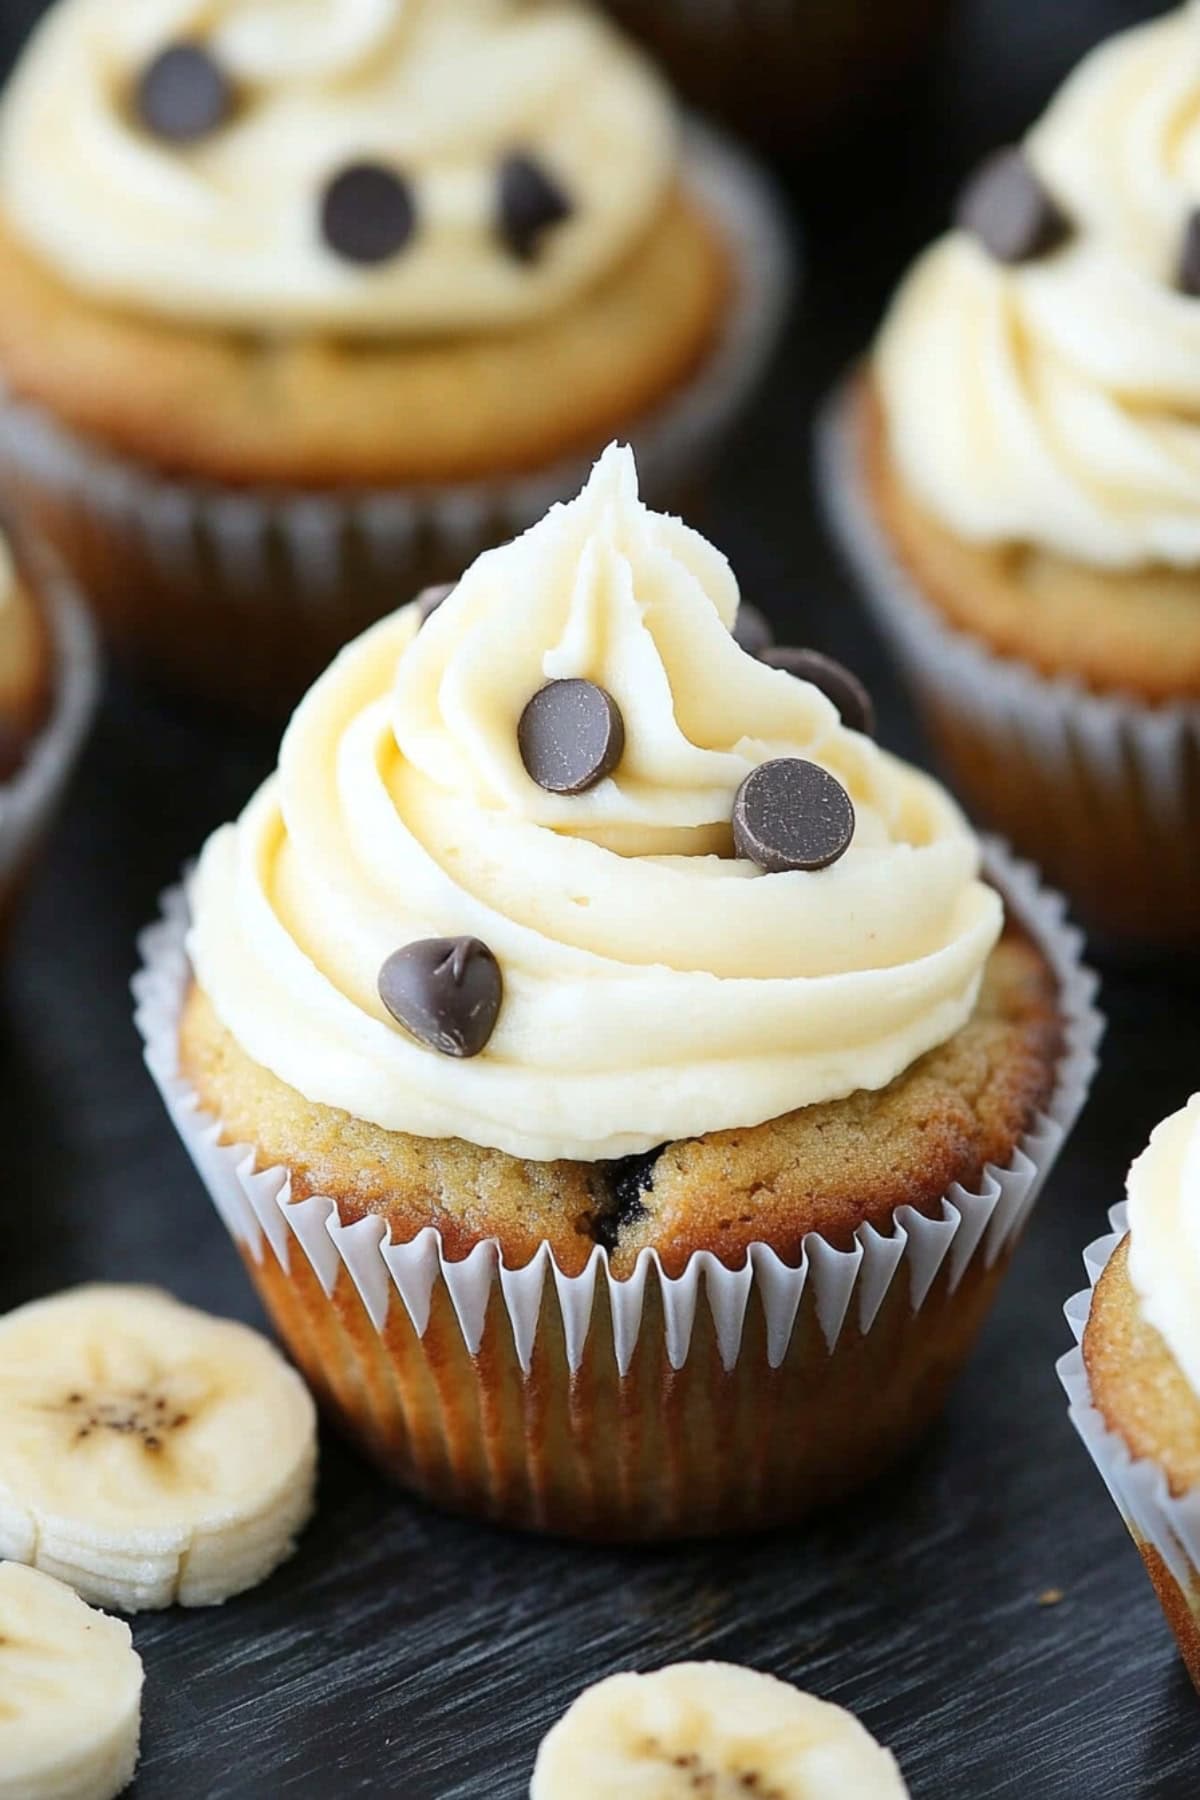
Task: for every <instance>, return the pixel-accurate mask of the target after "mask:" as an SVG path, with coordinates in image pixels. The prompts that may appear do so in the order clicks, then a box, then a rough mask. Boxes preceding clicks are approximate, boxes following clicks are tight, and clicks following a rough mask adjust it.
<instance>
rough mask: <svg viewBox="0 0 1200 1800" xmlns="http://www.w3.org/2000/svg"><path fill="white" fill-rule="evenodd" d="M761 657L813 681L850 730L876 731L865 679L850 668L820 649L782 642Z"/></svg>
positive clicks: (799, 676) (773, 666)
mask: <svg viewBox="0 0 1200 1800" xmlns="http://www.w3.org/2000/svg"><path fill="white" fill-rule="evenodd" d="M760 660H761V661H762V662H765V663H769V664H770V666H771V667H772V668H773V669H786V670H787V672H788V674H789V675H795V676H796V678H797V679H798V680H799V681H811V682H812V684H813V686H814V687H816V688H820V690H821V692H822V693H823V694H824V695H825V698H826V699H827V700H832V701H833V704H834V705H835V706H836V707H837V709H838V712H839V713H840V714H841V716H842V724H843V725H845V726H846V727H847V729H848V730H850V731H861V732H862V733H863V735H864V736H865V737H874V735H875V707H874V705H873V703H872V700H871V696H870V694H868V692H867V690H866V688H865V687H864V686H863V684H862V682H861V681H860V680H859V679H858V676H857V675H855V674H854V673H853V672H852V671H851V670H850V669H847V668H845V667H843V665H842V664H841V663H840V662H835V661H834V659H833V657H832V656H822V655H821V652H820V651H819V650H800V649H793V648H792V647H791V646H789V645H780V646H779V647H778V648H771V649H767V650H764V651H763V652H762V655H761V658H760Z"/></svg>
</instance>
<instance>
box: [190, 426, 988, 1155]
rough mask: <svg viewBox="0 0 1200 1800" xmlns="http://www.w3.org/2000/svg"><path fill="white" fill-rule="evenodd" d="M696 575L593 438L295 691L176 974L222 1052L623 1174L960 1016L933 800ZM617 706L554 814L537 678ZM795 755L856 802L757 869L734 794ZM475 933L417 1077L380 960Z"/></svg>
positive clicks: (621, 467)
mask: <svg viewBox="0 0 1200 1800" xmlns="http://www.w3.org/2000/svg"><path fill="white" fill-rule="evenodd" d="M737 605H738V594H737V586H736V583H735V581H734V578H733V575H732V573H731V571H730V568H729V565H728V563H727V562H726V561H725V559H724V557H722V556H721V555H719V553H718V552H717V551H715V550H714V549H712V547H711V546H710V545H708V544H707V543H706V542H705V541H704V539H703V538H702V537H700V536H699V535H698V534H697V533H696V532H694V531H692V530H689V529H688V527H686V526H685V525H683V524H682V523H681V522H680V521H679V520H677V519H669V518H663V517H660V516H658V515H656V514H653V513H651V512H649V511H648V510H647V509H646V508H645V507H644V506H643V505H642V503H641V501H640V499H639V497H638V492H637V481H636V471H635V468H634V463H633V458H632V456H631V455H630V453H629V452H628V451H627V450H618V449H616V448H614V449H611V450H610V451H608V452H607V453H606V455H605V456H604V457H603V458H602V459H601V461H600V463H599V464H598V466H597V468H596V470H595V473H594V474H593V477H592V480H591V481H590V483H589V484H588V486H587V487H586V488H585V489H584V491H583V493H582V494H581V495H580V496H579V497H578V498H577V499H576V500H575V501H573V502H571V503H570V504H569V505H566V506H559V507H555V508H554V509H553V510H552V511H551V512H550V513H549V514H548V515H547V517H546V518H545V519H543V520H542V521H541V523H540V524H538V525H536V526H535V527H533V529H532V530H530V531H529V532H527V533H526V534H525V535H524V536H523V537H520V538H517V539H516V540H515V541H514V542H513V543H511V544H507V545H505V546H503V547H502V548H500V549H498V550H492V551H489V552H487V553H486V554H485V555H483V556H481V557H480V558H479V560H478V561H477V562H476V563H475V564H474V565H473V567H472V568H470V569H469V570H468V571H467V573H466V574H465V575H464V576H463V578H462V580H461V581H460V582H459V584H458V587H457V588H456V590H455V591H454V593H453V594H452V595H451V596H450V597H449V599H447V600H446V601H445V602H444V604H443V605H442V606H441V607H440V608H439V610H438V611H437V612H435V613H434V614H433V616H432V617H431V618H430V619H429V621H428V622H427V623H426V624H425V625H424V627H420V625H419V615H418V609H417V608H416V606H409V607H406V608H405V609H404V610H403V611H402V612H400V613H397V614H396V615H395V616H394V617H393V618H391V619H389V620H386V621H384V623H383V624H382V625H379V626H377V627H376V628H375V629H374V630H373V631H370V632H368V633H367V634H366V636H365V637H363V638H361V639H360V640H359V641H358V642H357V643H356V644H353V645H351V646H350V648H349V649H348V650H346V651H344V652H343V654H342V656H341V657H340V658H339V659H338V661H337V662H336V663H335V664H334V665H333V667H332V668H331V669H330V670H329V672H328V674H327V675H326V676H325V677H324V678H323V679H322V680H321V681H320V682H318V684H317V686H316V687H315V688H314V689H313V691H312V693H311V694H310V695H309V697H308V699H307V700H306V701H305V702H304V703H303V704H302V706H301V707H300V709H299V711H298V712H297V714H296V716H295V719H294V720H293V722H292V724H291V726H290V727H289V729H288V732H287V734H286V737H285V739H284V744H283V749H282V753H281V757H280V767H279V774H278V776H277V777H276V778H274V779H273V780H271V781H269V782H268V783H267V785H266V786H265V787H264V788H263V789H262V791H261V792H260V793H259V795H258V796H257V798H256V799H255V800H254V801H252V803H251V805H250V807H249V808H248V809H247V811H246V813H245V814H244V815H243V818H242V820H241V822H240V823H239V824H238V825H237V826H236V827H227V828H226V829H225V830H224V831H222V832H219V833H218V834H217V835H216V837H215V838H214V839H213V840H212V841H211V842H210V844H209V845H208V847H207V849H206V850H205V853H204V857H203V859H202V862H201V866H200V870H199V875H198V879H197V882H196V889H195V896H194V911H195V925H194V930H193V934H192V954H193V958H194V964H195V968H196V972H197V977H198V979H199V981H200V984H201V986H202V987H203V988H204V989H205V991H206V992H207V994H208V996H209V998H210V999H211V1001H212V1002H213V1004H214V1006H215V1008H216V1011H217V1013H218V1015H219V1016H220V1018H221V1019H222V1021H223V1022H224V1024H225V1025H226V1026H227V1028H228V1029H229V1030H230V1031H232V1033H233V1034H234V1036H235V1037H236V1038H237V1039H238V1040H239V1042H240V1043H241V1045H242V1047H243V1049H245V1050H246V1051H247V1053H248V1054H249V1055H251V1056H252V1057H254V1058H255V1060H257V1061H259V1062H261V1063H263V1064H265V1065H266V1066H267V1067H268V1068H270V1069H271V1070H272V1071H273V1072H274V1073H275V1074H277V1075H278V1076H279V1077H280V1078H281V1079H282V1080H284V1081H286V1082H288V1083H290V1085H292V1086H293V1087H295V1088H298V1089H299V1090H300V1092H302V1093H303V1094H305V1095H306V1096H307V1097H308V1098H309V1099H311V1100H314V1101H320V1102H324V1103H326V1104H329V1105H334V1106H340V1107H343V1108H345V1109H346V1110H347V1111H349V1112H351V1113H353V1114H355V1115H356V1116H358V1117H361V1118H366V1119H369V1120H371V1121H372V1122H374V1123H376V1124H379V1125H382V1126H383V1127H385V1128H387V1129H394V1130H405V1131H411V1132H415V1133H418V1134H421V1135H426V1136H449V1137H464V1138H467V1139H469V1140H471V1141H473V1142H475V1143H482V1144H488V1145H493V1146H496V1147H498V1148H500V1149H504V1150H508V1151H510V1152H512V1153H513V1154H516V1155H521V1156H529V1157H533V1158H537V1159H549V1158H554V1157H560V1156H562V1157H572V1158H580V1159H594V1158H605V1157H613V1156H621V1155H625V1154H628V1153H630V1152H634V1151H639V1150H648V1149H651V1148H653V1147H654V1146H655V1145H657V1144H660V1143H662V1142H664V1141H665V1140H667V1139H671V1138H678V1137H687V1136H693V1135H696V1134H699V1133H702V1132H706V1131H711V1130H716V1129H719V1128H721V1127H723V1126H732V1125H752V1124H757V1123H759V1122H760V1121H761V1120H763V1119H767V1118H772V1117H775V1116H777V1115H779V1114H781V1113H784V1112H788V1111H790V1110H792V1109H793V1108H795V1107H798V1106H804V1105H808V1104H811V1103H814V1102H816V1101H820V1100H828V1099H832V1098H836V1097H840V1096H842V1095H844V1094H847V1093H850V1092H852V1091H854V1090H855V1089H858V1088H873V1087H879V1086H882V1085H884V1084H885V1083H887V1082H888V1081H890V1080H892V1079H893V1077H894V1076H895V1075H896V1074H898V1073H899V1072H900V1071H901V1070H902V1069H904V1068H905V1067H906V1066H907V1065H908V1064H909V1063H910V1062H911V1061H913V1059H914V1058H915V1057H917V1056H919V1055H920V1054H921V1053H922V1052H923V1051H925V1050H927V1049H929V1048H931V1047H932V1046H933V1045H935V1044H937V1043H940V1042H941V1041H943V1040H944V1039H945V1038H946V1037H948V1036H950V1035H951V1034H952V1033H953V1032H954V1031H955V1030H957V1029H958V1027H959V1026H960V1025H961V1024H962V1023H963V1022H964V1020H965V1019H966V1017H967V1016H968V1014H969V1013H970V1011H971V1009H972V1007H973V1005H974V1001H975V996H976V992H977V989H978V983H979V978H980V974H981V971H982V968H983V964H984V962H985V960H986V958H987V956H988V954H989V952H990V950H991V948H992V946H993V944H994V942H995V939H996V937H997V934H998V931H999V927H1000V903H999V900H998V898H997V896H996V895H995V894H994V893H993V892H992V891H991V890H990V889H988V888H987V887H985V886H984V885H983V884H982V883H981V882H980V881H979V880H978V878H977V871H978V855H979V853H978V846H977V844H976V842H975V840H974V838H973V837H972V836H971V834H970V832H969V831H968V829H967V827H966V825H965V823H964V822H963V820H962V818H961V816H960V815H959V813H958V812H957V810H956V808H955V807H954V805H953V803H952V802H951V801H950V799H949V798H948V796H947V795H946V794H945V793H944V792H943V791H942V790H941V789H940V788H939V787H937V786H936V784H935V783H933V782H932V781H930V780H928V779H927V778H926V777H924V776H922V775H919V774H918V773H917V772H916V771H915V770H912V769H909V768H908V767H906V766H905V765H904V764H902V763H900V762H898V761H897V760H896V759H894V758H892V757H890V756H888V755H887V754H886V753H885V752H883V751H882V750H880V749H878V748H877V747H876V746H875V745H874V744H873V743H872V742H870V740H868V739H866V738H864V737H861V736H859V735H857V734H856V733H853V732H850V731H847V730H846V729H845V728H844V727H843V726H842V725H841V723H840V721H839V719H838V715H837V713H836V712H835V710H834V708H833V707H832V705H831V704H830V703H829V701H828V700H826V699H825V697H824V696H823V695H822V694H820V693H819V692H818V691H817V689H816V688H814V687H812V686H810V685H809V684H808V683H806V682H803V681H799V680H797V679H795V678H794V677H793V676H791V675H789V674H787V673H785V672H783V671H782V670H777V669H771V668H769V667H767V666H766V665H764V664H762V663H759V662H756V661H755V660H754V659H753V658H751V657H749V656H747V655H745V654H744V653H743V652H742V651H741V650H740V649H739V648H738V647H737V645H736V644H735V642H734V640H733V638H732V637H731V635H730V628H731V627H732V624H733V622H734V619H735V617H736V613H737ZM560 677H581V678H584V679H586V680H590V681H593V682H596V683H597V684H600V685H602V686H603V687H604V688H605V689H606V690H607V691H608V693H609V694H610V695H611V696H612V697H613V699H614V700H615V701H616V703H617V704H618V705H619V707H620V709H621V712H622V714H623V716H624V724H625V750H624V754H623V756H622V758H621V761H620V763H619V764H618V766H617V767H616V768H615V770H614V771H613V773H612V774H610V775H609V776H607V777H605V778H604V779H603V780H600V781H598V782H597V784H596V785H595V786H594V787H592V788H591V789H589V790H588V791H587V792H585V793H582V794H575V795H564V794H554V793H548V792H547V791H545V790H544V789H543V788H542V787H540V786H539V785H538V784H537V783H536V782H535V781H534V780H532V779H531V777H530V775H529V774H528V772H527V771H526V769H525V767H524V764H523V762H522V759H521V755H520V750H519V747H518V739H517V726H518V721H519V720H520V718H521V714H522V711H523V709H524V708H525V706H526V704H527V702H528V701H529V699H530V697H531V696H532V695H533V694H534V693H536V692H537V691H538V690H539V689H540V688H541V687H542V686H543V685H544V683H546V682H547V681H548V680H552V679H556V678H560ZM779 756H793V757H796V756H798V757H803V758H805V759H806V760H809V761H812V762H815V763H817V764H819V765H820V766H822V767H823V768H825V769H826V770H828V771H829V772H830V773H832V774H834V775H835V776H836V778H837V780H838V781H839V782H841V784H842V785H843V786H844V787H845V788H846V789H847V790H848V792H849V793H850V795H851V798H852V800H853V802H854V807H855V814H856V827H855V833H854V838H853V841H852V843H851V845H850V848H849V850H848V851H847V853H846V854H845V855H844V856H843V857H842V859H841V861H840V862H838V863H837V864H836V865H834V866H833V867H831V868H828V869H825V870H822V871H821V872H819V873H808V872H801V871H798V870H792V871H789V872H786V873H782V874H771V875H765V874H763V873H762V872H761V871H760V870H759V869H758V868H756V867H755V866H754V865H753V864H751V863H748V862H745V861H742V860H740V859H738V858H736V857H734V855H733V854H732V840H731V828H730V820H731V817H732V812H733V802H734V797H735V795H736V793H737V791H738V788H739V787H740V785H741V783H742V782H743V780H744V779H745V778H746V776H747V775H748V774H749V773H750V771H751V770H753V769H754V768H755V767H757V766H758V765H759V764H761V763H763V762H766V761H769V760H771V759H772V758H775V757H779ZM434 937H439V938H445V937H470V938H478V939H480V940H482V942H483V943H484V944H486V945H487V946H488V947H489V948H490V950H491V951H492V952H493V954H494V955H495V957H496V958H497V960H498V962H499V964H500V968H501V970H502V972H503V980H504V995H505V998H504V1005H503V1007H502V1010H501V1012H500V1015H499V1019H498V1022H497V1025H496V1029H495V1032H494V1035H493V1036H492V1038H491V1040H490V1042H489V1044H488V1048H487V1051H486V1054H484V1055H482V1056H479V1057H477V1058H475V1059H474V1060H473V1061H471V1062H468V1063H455V1064H454V1065H453V1066H450V1065H448V1064H447V1062H446V1060H445V1059H444V1058H440V1057H438V1056H437V1055H436V1054H435V1053H432V1052H430V1051H429V1050H427V1049H425V1048H422V1047H421V1046H420V1045H418V1044H417V1043H415V1042H414V1041H413V1040H412V1039H411V1038H409V1037H408V1036H407V1035H406V1034H405V1033H403V1032H402V1031H399V1030H397V1029H396V1027H395V1025H394V1024H393V1023H391V1022H390V1021H389V1020H388V1018H387V1015H386V1012H385V1010H384V1008H383V1006H382V1004H381V1003H380V1001H379V998H378V994H377V992H376V980H377V976H378V972H379V970H380V967H381V965H382V964H383V963H384V962H385V960H386V959H387V958H388V957H389V956H390V955H391V954H392V953H393V952H394V951H396V950H397V948H399V947H401V946H402V945H404V944H406V943H410V942H414V941H417V940H423V939H428V938H434Z"/></svg>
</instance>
